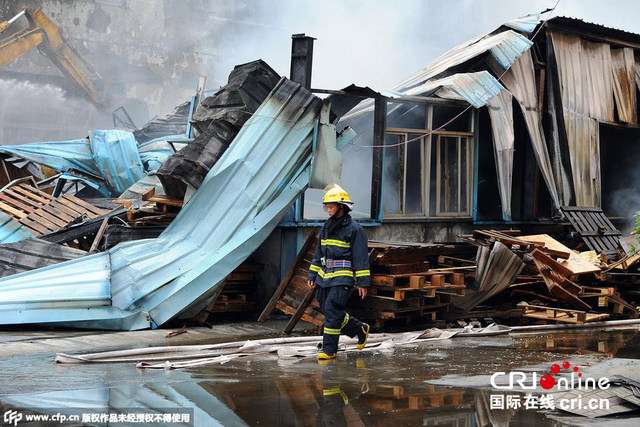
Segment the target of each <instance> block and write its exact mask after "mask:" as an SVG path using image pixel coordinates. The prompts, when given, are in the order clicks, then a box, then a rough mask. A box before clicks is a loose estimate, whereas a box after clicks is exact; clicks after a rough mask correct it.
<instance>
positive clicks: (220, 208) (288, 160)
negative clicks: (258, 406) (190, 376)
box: [0, 78, 335, 329]
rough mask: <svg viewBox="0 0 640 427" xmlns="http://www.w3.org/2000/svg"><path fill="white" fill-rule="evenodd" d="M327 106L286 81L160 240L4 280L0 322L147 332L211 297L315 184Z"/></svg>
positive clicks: (0, 281)
mask: <svg viewBox="0 0 640 427" xmlns="http://www.w3.org/2000/svg"><path fill="white" fill-rule="evenodd" d="M321 104H322V101H321V100H320V99H319V98H317V97H315V96H313V95H312V94H311V93H309V92H308V91H306V90H305V89H303V88H301V86H300V85H298V84H296V83H293V82H291V81H289V80H287V79H285V78H283V79H281V80H280V82H279V83H278V84H277V86H276V88H275V89H274V90H273V91H272V92H271V93H270V95H269V96H268V97H267V99H266V100H265V101H264V102H263V104H262V105H261V106H260V107H259V109H258V110H257V111H256V113H255V114H254V115H253V116H252V117H251V118H250V119H249V121H247V123H246V124H245V125H244V126H243V127H242V129H241V130H240V132H239V133H238V135H237V137H236V138H235V139H234V141H233V143H232V144H231V146H230V147H229V149H227V150H226V151H225V153H224V154H223V156H222V157H221V158H220V159H219V161H218V162H217V163H216V164H215V165H214V167H213V168H212V169H211V171H210V172H209V174H208V175H207V177H206V179H205V181H204V182H203V184H202V186H201V187H200V188H199V189H198V190H197V192H196V193H195V194H194V196H193V197H192V198H191V199H190V200H189V202H188V203H187V204H186V205H185V207H184V208H183V209H182V211H181V212H180V213H179V214H178V216H177V217H176V219H175V220H174V221H173V222H172V224H171V225H170V226H169V227H168V228H167V229H166V230H165V231H164V232H163V233H162V234H161V235H160V236H159V237H158V238H156V239H146V240H141V241H135V242H126V243H121V244H118V245H116V246H115V247H113V248H112V249H110V250H109V251H107V252H104V253H99V254H94V255H89V256H86V257H82V258H79V259H75V260H71V261H67V262H63V263H60V264H56V265H52V266H48V267H44V268H40V269H36V270H32V271H28V272H24V273H21V274H16V275H13V276H10V277H6V278H2V279H0V313H1V315H0V319H2V321H3V323H5V324H19V323H47V324H57V325H60V326H73V327H90V328H104V329H141V328H147V327H150V326H153V325H160V324H162V323H164V322H166V321H167V320H169V319H171V318H173V317H174V316H176V315H177V314H179V313H180V312H182V311H183V310H185V309H186V308H188V307H190V306H192V305H194V304H197V303H198V302H199V301H203V300H205V299H206V298H207V297H208V296H210V295H211V294H212V293H213V292H215V290H216V288H217V286H219V285H220V283H221V282H222V281H223V279H224V278H225V277H226V276H227V275H228V274H229V273H231V271H232V270H233V269H234V268H235V267H237V266H238V265H239V264H240V263H241V262H242V261H244V259H246V258H247V257H248V256H249V255H250V254H251V253H252V252H253V251H254V250H255V249H256V248H257V247H258V246H259V245H260V244H261V243H262V242H263V241H264V240H265V239H266V238H267V236H268V235H269V234H270V233H271V231H272V230H273V229H274V228H275V226H276V225H277V224H278V223H279V222H280V220H281V218H282V217H283V215H284V214H285V212H286V211H287V210H288V208H289V207H290V206H291V204H292V203H293V201H294V200H296V199H297V198H298V197H299V196H300V195H301V194H302V193H303V191H304V190H305V189H306V188H307V186H308V185H309V180H310V176H311V167H310V165H311V160H312V158H313V152H312V149H313V138H314V127H315V126H316V125H317V122H316V120H317V118H318V117H319V112H320V108H321ZM320 126H322V123H320ZM333 143H334V144H335V139H334V140H333ZM328 166H329V167H331V166H332V165H328ZM317 172H318V173H320V172H322V171H317ZM317 172H316V171H314V174H316V173H317ZM323 175H324V176H327V175H330V174H323Z"/></svg>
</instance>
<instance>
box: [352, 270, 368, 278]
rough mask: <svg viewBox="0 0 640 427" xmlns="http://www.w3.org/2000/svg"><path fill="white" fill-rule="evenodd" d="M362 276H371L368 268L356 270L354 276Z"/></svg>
mask: <svg viewBox="0 0 640 427" xmlns="http://www.w3.org/2000/svg"><path fill="white" fill-rule="evenodd" d="M364 276H371V271H369V270H357V271H356V277H364Z"/></svg>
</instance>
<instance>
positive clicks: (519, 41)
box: [393, 30, 533, 93]
mask: <svg viewBox="0 0 640 427" xmlns="http://www.w3.org/2000/svg"><path fill="white" fill-rule="evenodd" d="M532 45H533V42H532V41H531V40H529V39H527V38H526V37H525V36H523V35H522V34H518V33H516V32H515V31H511V30H507V31H503V32H501V33H497V34H493V35H486V36H483V37H480V38H476V39H473V40H471V41H468V42H466V43H463V44H461V45H459V46H457V47H455V48H453V49H451V50H450V51H448V52H447V53H445V54H444V55H442V56H440V57H439V58H437V59H436V60H434V61H433V62H431V63H430V64H429V65H427V66H426V67H424V68H423V69H422V70H420V71H418V72H417V73H415V74H414V75H412V76H411V77H409V78H407V79H406V80H405V81H403V82H401V83H400V84H399V85H397V86H396V87H395V88H393V90H395V91H398V92H402V93H404V92H406V91H407V90H409V89H411V88H413V87H415V86H418V85H420V84H423V83H425V82H426V81H428V80H430V79H432V78H434V77H438V76H439V75H441V74H442V73H443V72H445V71H447V70H449V69H450V68H451V67H453V66H456V65H460V64H462V63H464V62H466V61H468V60H470V59H473V58H475V57H477V56H479V55H481V54H483V53H485V52H489V53H490V54H491V55H492V56H493V57H494V58H495V59H496V61H498V63H499V64H500V65H502V67H503V68H508V67H510V66H511V64H513V63H514V62H515V61H516V60H517V59H518V58H520V56H521V55H522V54H523V53H524V52H525V51H527V50H529V48H530V47H531V46H532Z"/></svg>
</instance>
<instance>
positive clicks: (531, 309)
mask: <svg viewBox="0 0 640 427" xmlns="http://www.w3.org/2000/svg"><path fill="white" fill-rule="evenodd" d="M517 307H518V308H519V309H521V310H522V315H523V316H524V317H530V318H532V319H538V320H547V321H553V322H560V323H585V322H595V321H598V320H604V319H608V318H609V314H607V313H587V312H586V311H580V310H572V309H565V308H555V307H544V306H538V305H529V304H527V303H520V304H518V306H517Z"/></svg>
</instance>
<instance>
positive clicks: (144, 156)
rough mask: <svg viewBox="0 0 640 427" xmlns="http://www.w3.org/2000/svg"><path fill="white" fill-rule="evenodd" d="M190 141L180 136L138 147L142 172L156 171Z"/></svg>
mask: <svg viewBox="0 0 640 427" xmlns="http://www.w3.org/2000/svg"><path fill="white" fill-rule="evenodd" d="M191 141H193V138H185V137H184V136H182V135H180V136H165V137H162V138H156V139H152V140H151V141H147V142H143V143H142V144H140V145H138V152H139V153H140V159H141V160H142V164H143V165H144V170H145V171H147V172H151V171H157V170H158V169H159V168H160V166H162V164H163V163H164V161H165V160H167V158H168V157H169V156H171V155H172V154H173V153H175V152H176V151H180V150H181V149H182V148H184V147H185V146H186V145H187V144H188V143H190V142H191Z"/></svg>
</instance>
